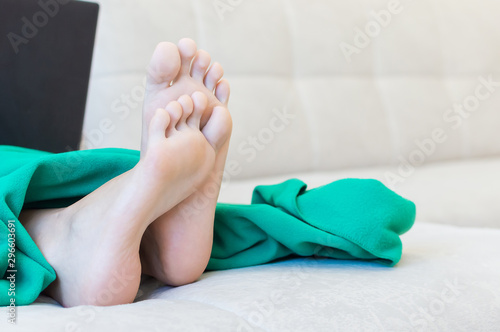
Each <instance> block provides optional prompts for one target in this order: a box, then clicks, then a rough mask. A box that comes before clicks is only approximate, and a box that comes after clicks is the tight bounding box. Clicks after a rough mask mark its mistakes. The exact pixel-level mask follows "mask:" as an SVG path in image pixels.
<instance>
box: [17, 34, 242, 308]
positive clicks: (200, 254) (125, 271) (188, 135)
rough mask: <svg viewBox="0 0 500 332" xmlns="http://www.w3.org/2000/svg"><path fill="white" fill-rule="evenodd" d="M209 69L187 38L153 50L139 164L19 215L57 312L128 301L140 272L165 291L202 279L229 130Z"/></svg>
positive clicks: (224, 91) (218, 77) (216, 68)
mask: <svg viewBox="0 0 500 332" xmlns="http://www.w3.org/2000/svg"><path fill="white" fill-rule="evenodd" d="M210 63H211V59H210V55H209V54H208V53H207V52H205V51H203V50H197V47H196V44H195V43H194V41H192V40H190V39H183V40H181V41H180V42H179V44H178V45H174V44H171V43H161V44H159V45H158V47H157V48H156V50H155V52H154V54H153V57H152V59H151V63H150V65H149V70H148V79H147V87H146V97H145V101H144V108H143V135H142V145H141V159H140V161H139V163H138V164H137V165H136V166H135V167H134V168H133V169H131V170H130V171H128V172H126V173H123V174H122V175H120V176H118V177H116V178H114V179H112V180H111V181H109V182H107V183H106V184H104V185H103V186H101V187H100V188H98V189H97V190H96V191H94V192H92V193H91V194H89V195H88V196H86V197H84V198H83V199H81V200H79V201H78V202H76V203H75V204H73V205H71V206H69V207H67V208H64V209H54V210H27V211H23V212H22V213H21V216H20V220H21V222H22V223H23V225H24V226H25V228H26V229H27V231H28V232H29V234H30V235H31V237H32V238H33V240H34V241H35V243H36V244H37V246H38V247H39V248H40V250H41V251H42V253H43V254H44V256H45V258H46V259H47V261H48V262H49V263H50V264H51V266H52V267H53V268H54V270H55V271H56V274H57V279H56V280H55V281H54V282H53V283H52V284H51V285H50V286H49V287H48V288H47V290H46V293H47V294H48V295H49V296H51V297H53V298H54V299H55V300H57V301H58V302H59V303H61V304H62V305H63V306H65V307H71V306H75V305H83V304H87V305H115V304H124V303H130V302H132V301H133V300H134V298H135V296H136V294H137V290H138V288H139V283H140V279H141V273H144V274H148V275H151V276H153V277H155V278H157V279H158V280H160V281H162V282H165V283H167V284H169V285H172V286H178V285H183V284H187V283H190V282H193V281H195V280H196V279H198V278H199V276H200V275H201V274H202V273H203V271H204V269H205V267H206V265H207V263H208V260H209V258H210V253H211V248H212V239H213V222H214V213H215V207H216V202H217V197H218V192H219V190H220V184H221V180H222V173H223V169H224V164H225V160H226V156H227V150H228V147H229V139H230V135H231V129H232V122H231V116H230V114H229V111H228V110H227V102H228V98H229V84H228V82H227V81H226V80H224V79H222V76H223V70H222V67H221V66H220V65H219V64H218V63H214V64H213V65H212V66H210ZM209 66H210V67H209Z"/></svg>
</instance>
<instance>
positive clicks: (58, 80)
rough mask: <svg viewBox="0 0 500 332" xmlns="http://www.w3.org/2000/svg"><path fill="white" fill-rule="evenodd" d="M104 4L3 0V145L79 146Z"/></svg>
mask: <svg viewBox="0 0 500 332" xmlns="http://www.w3.org/2000/svg"><path fill="white" fill-rule="evenodd" d="M98 11H99V6H98V5H97V4H95V3H89V2H83V1H68V0H0V38H1V39H0V145H16V146H22V147H27V148H32V149H38V150H44V151H49V152H66V151H71V150H77V149H78V148H79V144H80V139H81V134H82V127H83V118H84V112H85V103H86V99H87V92H88V84H89V77H90V68H91V62H92V54H93V48H94V39H95V32H96V25H97V16H98Z"/></svg>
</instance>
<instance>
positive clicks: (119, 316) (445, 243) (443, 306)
mask: <svg viewBox="0 0 500 332" xmlns="http://www.w3.org/2000/svg"><path fill="white" fill-rule="evenodd" d="M424 239H425V240H424ZM403 241H404V242H405V249H404V256H403V259H402V261H401V262H400V263H399V264H398V265H397V266H396V267H394V268H388V267H383V266H380V265H377V264H373V263H366V262H353V261H336V260H315V259H314V258H308V259H294V260H287V261H282V262H278V263H273V264H269V265H260V266H254V267H249V268H242V269H233V270H227V271H214V272H208V273H205V274H204V275H203V276H202V277H201V279H200V280H199V281H198V282H196V283H193V284H190V285H186V286H181V287H177V288H170V287H161V285H159V284H158V283H157V282H155V281H154V280H149V281H147V282H145V283H143V285H142V287H141V292H140V293H139V297H138V302H136V303H134V304H131V305H123V306H114V307H105V308H99V307H90V306H83V307H75V308H70V309H65V310H63V309H61V308H60V307H59V306H58V305H57V304H54V303H53V301H51V300H50V299H47V298H45V297H41V298H39V300H38V301H37V302H38V303H36V304H34V305H31V306H28V307H22V308H18V310H19V312H18V317H19V318H18V326H16V329H15V331H22V332H25V331H26V332H28V331H39V332H45V331H47V332H49V331H50V332H53V331H103V332H104V331H131V332H132V331H134V332H135V331H148V332H149V331H158V332H160V331H187V332H191V331H221V332H224V331H228V332H229V331H231V332H234V331H237V332H250V331H254V332H261V331H315V332H330V331H450V332H451V331H498V324H499V323H500V292H499V289H500V260H498V252H499V250H500V230H488V229H476V228H469V229H464V228H458V227H454V226H447V225H446V226H445V225H435V224H427V223H423V222H422V223H419V224H417V225H416V226H415V228H414V229H413V230H412V231H411V232H409V233H408V234H406V235H404V236H403ZM4 327H7V328H8V326H7V322H6V319H1V320H0V329H1V330H2V331H5V329H4ZM8 331H10V330H8Z"/></svg>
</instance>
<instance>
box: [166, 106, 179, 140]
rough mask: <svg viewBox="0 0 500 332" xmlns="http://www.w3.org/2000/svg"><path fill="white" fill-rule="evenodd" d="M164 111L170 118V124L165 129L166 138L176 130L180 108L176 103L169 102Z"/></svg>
mask: <svg viewBox="0 0 500 332" xmlns="http://www.w3.org/2000/svg"><path fill="white" fill-rule="evenodd" d="M165 109H166V110H167V112H168V115H169V116H170V124H169V126H168V128H167V136H169V135H171V134H172V133H173V132H174V131H175V130H176V126H177V123H178V122H179V120H180V119H181V117H182V106H181V104H180V103H179V102H178V101H171V102H170V103H168V105H167V107H165Z"/></svg>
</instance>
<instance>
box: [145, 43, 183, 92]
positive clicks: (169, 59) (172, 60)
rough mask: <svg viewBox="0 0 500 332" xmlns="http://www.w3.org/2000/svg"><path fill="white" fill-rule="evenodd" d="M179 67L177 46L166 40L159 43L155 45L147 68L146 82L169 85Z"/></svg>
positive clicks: (179, 59)
mask: <svg viewBox="0 0 500 332" xmlns="http://www.w3.org/2000/svg"><path fill="white" fill-rule="evenodd" d="M180 68H181V58H180V56H179V50H178V49H177V46H176V45H175V44H172V43H167V42H163V43H160V44H158V46H156V49H155V51H154V53H153V56H152V57H151V61H150V62H149V65H148V68H147V71H148V73H147V77H148V83H149V84H162V85H164V84H165V83H167V84H168V85H170V82H172V81H173V80H174V79H175V77H177V75H178V74H179V70H180Z"/></svg>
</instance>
